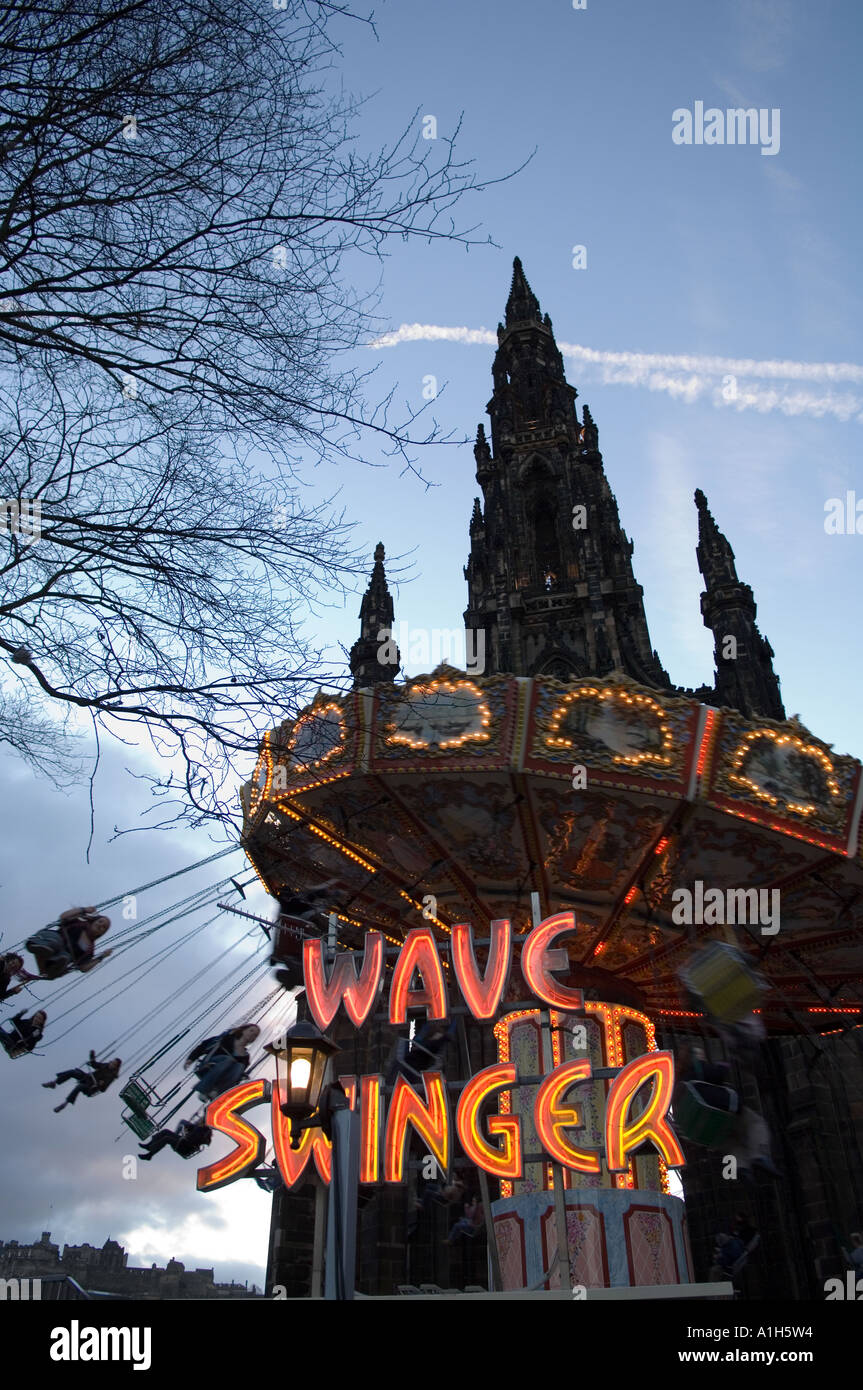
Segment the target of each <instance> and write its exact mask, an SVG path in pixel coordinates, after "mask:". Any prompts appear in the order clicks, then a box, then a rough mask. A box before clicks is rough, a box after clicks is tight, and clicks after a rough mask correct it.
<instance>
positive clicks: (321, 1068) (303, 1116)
mask: <svg viewBox="0 0 863 1390" xmlns="http://www.w3.org/2000/svg"><path fill="white" fill-rule="evenodd" d="M271 1051H272V1052H273V1053H274V1054H275V1057H276V1081H277V1083H278V1087H279V1097H280V1102H281V1103H280V1106H279V1108H280V1110H281V1112H282V1114H283V1115H286V1116H287V1117H288V1118H289V1119H290V1120H291V1121H292V1124H291V1134H292V1138H293V1135H294V1132H295V1131H296V1132H297V1133H299V1131H300V1130H301V1129H302V1128H305V1125H303V1124H302V1121H304V1120H308V1119H309V1118H310V1117H311V1116H312V1115H314V1113H315V1111H316V1110H317V1109H318V1106H319V1105H320V1102H321V1092H322V1091H323V1086H324V1077H325V1075H326V1071H327V1063H328V1062H329V1059H330V1057H332V1055H333V1053H335V1052H340V1051H341V1049H340V1048H339V1047H337V1046H336V1044H335V1043H334V1042H331V1041H330V1039H329V1038H326V1037H324V1035H323V1033H319V1032H318V1030H317V1028H315V1026H314V1024H312V1023H295V1024H294V1025H293V1027H292V1028H289V1029H288V1030H287V1032H286V1033H285V1034H284V1035H283V1037H282V1038H280V1040H279V1042H278V1044H277V1045H276V1046H275V1047H273V1048H271ZM280 1063H281V1064H282V1065H281V1066H280ZM282 1069H283V1072H284V1074H281V1073H282Z"/></svg>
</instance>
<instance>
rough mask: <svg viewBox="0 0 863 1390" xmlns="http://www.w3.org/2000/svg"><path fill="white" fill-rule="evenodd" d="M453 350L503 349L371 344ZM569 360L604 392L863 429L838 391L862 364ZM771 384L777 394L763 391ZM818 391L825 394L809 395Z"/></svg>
mask: <svg viewBox="0 0 863 1390" xmlns="http://www.w3.org/2000/svg"><path fill="white" fill-rule="evenodd" d="M429 342H449V343H466V344H469V345H472V344H476V343H479V344H482V345H483V346H496V345H497V334H496V333H493V332H491V331H490V330H489V329H487V328H464V327H447V326H443V325H440V324H429V323H403V324H402V325H401V327H399V328H397V329H394V330H393V331H392V332H391V333H384V334H382V336H381V337H379V338H375V339H374V341H373V342H371V343H369V344H368V346H369V347H370V348H378V349H379V348H390V347H396V346H398V345H399V344H400V343H429ZM558 347H559V348H560V351H561V353H562V354H563V356H564V357H568V358H570V359H571V360H572V361H575V362H579V363H580V364H581V366H582V368H587V369H591V368H594V369H596V370H597V372H598V379H599V380H600V381H601V382H602V383H603V385H611V386H636V387H639V388H641V389H643V390H647V391H660V392H664V393H665V394H666V395H669V396H671V397H673V398H674V399H675V400H682V401H684V402H685V403H687V404H692V402H694V401H696V400H698V399H700V398H701V397H703V396H709V398H710V399H711V401H712V403H713V405H715V406H716V407H717V408H725V409H731V410H737V411H743V410H755V411H757V412H758V413H760V414H770V413H772V412H774V411H779V412H780V413H781V414H783V415H791V416H796V415H809V416H813V417H814V418H816V419H820V418H821V417H823V416H825V415H833V416H835V417H836V418H837V419H838V420H842V421H847V420H850V419H852V418H853V419H857V420H860V421H863V394H861V393H857V392H854V391H847V390H846V391H836V390H834V389H833V388H834V387H839V386H848V385H851V386H858V385H860V386H863V366H859V365H858V364H857V363H855V362H794V361H788V360H782V359H779V360H771V359H767V360H758V359H757V358H752V357H715V356H709V355H705V354H701V353H655V352H607V351H604V350H602V349H599V348H589V347H584V346H583V345H582V344H580V343H558ZM766 382H771V383H773V384H772V385H771V386H770V387H767V386H764V385H762V384H760V383H766ZM813 386H818V387H820V388H821V389H819V390H812V389H807V388H811V387H813Z"/></svg>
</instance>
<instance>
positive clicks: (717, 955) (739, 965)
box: [680, 941, 761, 1023]
mask: <svg viewBox="0 0 863 1390" xmlns="http://www.w3.org/2000/svg"><path fill="white" fill-rule="evenodd" d="M680 978H681V980H682V981H683V983H684V984H685V986H686V988H687V989H688V990H689V991H690V993H691V994H694V995H695V996H696V997H697V998H698V999H699V1000H700V1001H701V1003H702V1004H703V1006H704V1009H705V1011H706V1012H707V1013H708V1014H710V1016H711V1017H712V1018H714V1019H716V1020H717V1021H718V1022H719V1023H739V1022H740V1021H741V1020H742V1019H744V1018H746V1016H747V1015H748V1014H751V1013H752V1012H753V1011H754V1010H755V1009H757V1008H758V1007H759V1006H760V1003H761V978H760V976H759V975H757V974H756V973H755V971H754V970H753V969H752V968H751V966H750V965H749V964H748V963H747V961H746V960H745V958H744V957H743V956H742V955H741V953H740V951H738V950H737V949H736V948H735V947H734V946H727V945H726V944H725V943H724V942H722V941H712V942H711V943H710V945H709V946H705V947H704V948H703V949H702V950H700V951H698V952H697V953H696V954H695V955H694V956H692V958H691V959H690V960H689V961H687V963H686V965H685V966H684V967H683V969H682V970H681V972H680Z"/></svg>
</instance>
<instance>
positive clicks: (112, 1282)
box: [0, 1231, 260, 1299]
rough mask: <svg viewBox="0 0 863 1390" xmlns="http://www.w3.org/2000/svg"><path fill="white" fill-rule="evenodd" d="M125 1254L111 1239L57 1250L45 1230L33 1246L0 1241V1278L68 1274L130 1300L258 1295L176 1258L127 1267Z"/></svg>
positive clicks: (91, 1288) (87, 1286) (90, 1288)
mask: <svg viewBox="0 0 863 1390" xmlns="http://www.w3.org/2000/svg"><path fill="white" fill-rule="evenodd" d="M128 1258H129V1256H128V1255H127V1254H126V1251H125V1250H124V1249H123V1247H122V1245H120V1244H119V1243H118V1242H117V1241H116V1240H111V1239H110V1238H109V1239H108V1240H106V1241H105V1244H104V1245H103V1246H102V1247H101V1249H99V1248H98V1247H97V1246H95V1245H90V1244H88V1243H85V1244H84V1245H66V1246H64V1247H63V1251H62V1254H61V1252H60V1246H59V1245H56V1244H54V1243H53V1241H52V1240H51V1232H50V1231H43V1232H42V1235H41V1236H40V1238H39V1240H37V1241H35V1242H34V1244H32V1245H22V1244H20V1243H19V1242H18V1241H17V1240H8V1241H0V1278H4V1279H10V1278H18V1279H45V1278H48V1277H49V1276H51V1275H54V1276H57V1275H67V1276H68V1277H69V1278H71V1279H75V1280H76V1281H77V1283H79V1284H80V1285H81V1287H82V1288H84V1289H86V1290H87V1291H88V1292H90V1291H98V1292H100V1293H113V1294H119V1295H121V1296H122V1297H125V1298H134V1299H174V1298H194V1299H202V1298H254V1297H260V1294H259V1291H258V1288H257V1286H256V1285H252V1288H251V1289H249V1288H247V1287H246V1286H245V1285H244V1284H234V1283H231V1284H217V1283H216V1282H215V1280H214V1277H213V1270H212V1269H186V1267H185V1265H184V1264H181V1262H180V1261H179V1260H169V1261H168V1264H167V1266H166V1268H164V1269H162V1268H160V1267H159V1266H158V1265H155V1264H154V1265H151V1266H150V1268H149V1269H135V1268H130V1267H129V1265H128V1264H127V1260H128Z"/></svg>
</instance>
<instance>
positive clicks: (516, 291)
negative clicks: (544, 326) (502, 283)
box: [506, 256, 551, 328]
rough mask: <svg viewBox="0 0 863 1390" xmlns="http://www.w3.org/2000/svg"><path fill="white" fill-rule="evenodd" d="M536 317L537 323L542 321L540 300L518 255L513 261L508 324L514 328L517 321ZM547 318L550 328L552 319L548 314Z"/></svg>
mask: <svg viewBox="0 0 863 1390" xmlns="http://www.w3.org/2000/svg"><path fill="white" fill-rule="evenodd" d="M534 319H535V320H536V322H537V323H542V315H541V313H540V311H539V300H538V299H537V297H536V295H535V294H534V292H533V290H532V289H531V288H530V285H529V284H528V283H527V276H526V275H525V273H524V268H523V267H522V264H521V261H520V260H519V258H518V256H516V258H515V260H514V261H513V263H512V284H511V285H510V290H509V299H508V300H507V301H506V326H507V328H512V327H513V325H514V324H516V323H528V322H531V321H533V320H534ZM546 319H547V320H548V326H549V328H550V327H551V320H550V319H548V315H547V314H546Z"/></svg>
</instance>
